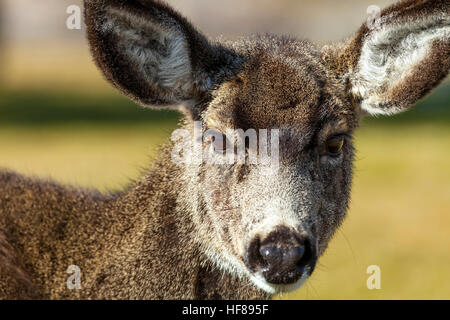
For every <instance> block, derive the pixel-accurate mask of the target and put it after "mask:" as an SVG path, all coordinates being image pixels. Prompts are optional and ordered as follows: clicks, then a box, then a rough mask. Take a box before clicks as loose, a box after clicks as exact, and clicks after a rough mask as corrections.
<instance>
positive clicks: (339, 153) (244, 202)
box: [185, 38, 358, 292]
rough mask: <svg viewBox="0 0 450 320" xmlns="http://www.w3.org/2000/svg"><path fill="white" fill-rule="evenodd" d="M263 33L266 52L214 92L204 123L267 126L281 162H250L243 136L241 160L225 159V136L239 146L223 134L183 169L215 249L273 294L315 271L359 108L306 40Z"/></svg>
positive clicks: (345, 173) (344, 188)
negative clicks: (274, 133) (205, 156)
mask: <svg viewBox="0 0 450 320" xmlns="http://www.w3.org/2000/svg"><path fill="white" fill-rule="evenodd" d="M259 41H261V45H262V43H264V42H266V45H265V46H264V47H265V48H266V49H265V52H262V53H259V52H255V54H254V55H253V56H251V57H248V58H247V62H246V65H245V66H244V67H243V69H242V70H241V71H240V72H239V74H238V75H237V76H236V77H235V78H233V79H232V80H230V81H227V82H225V83H224V84H222V85H221V86H220V87H219V88H218V89H217V90H215V91H214V92H213V98H212V100H211V102H210V103H209V104H208V106H207V107H206V109H205V111H204V112H203V114H202V119H201V121H202V127H203V129H204V131H205V132H206V131H211V130H216V131H217V132H220V133H222V134H223V135H224V136H225V135H226V133H227V132H230V129H231V130H233V129H241V130H242V131H241V132H247V133H249V132H251V131H252V130H253V131H254V132H257V133H258V132H259V130H260V129H263V130H264V129H265V130H268V131H267V132H268V134H267V137H272V135H271V134H270V133H269V132H270V131H271V130H275V129H276V130H278V132H279V134H278V137H276V139H277V140H278V141H273V140H271V141H270V144H271V146H273V145H275V146H277V147H278V149H279V151H278V152H277V153H276V154H275V156H277V157H278V159H273V160H277V161H276V162H270V163H267V164H266V163H262V161H257V162H256V163H255V162H254V163H250V156H251V155H250V154H249V153H251V152H252V150H251V149H252V148H253V147H254V146H253V147H252V142H250V139H251V137H249V138H247V143H246V144H247V146H246V147H247V148H246V152H247V158H246V161H245V162H241V163H238V162H237V161H236V160H237V158H235V161H234V163H231V164H229V163H226V156H227V155H229V154H230V150H229V149H230V147H229V146H227V144H233V145H232V146H231V149H233V150H231V151H232V153H236V152H237V151H238V148H237V146H234V143H233V141H235V140H233V135H228V136H227V137H226V139H225V138H224V139H223V143H222V142H221V143H219V145H218V146H217V145H215V144H214V143H213V144H212V146H211V145H210V144H209V142H210V141H209V140H208V141H206V142H205V143H204V145H203V148H204V149H203V153H204V154H208V152H209V153H212V154H213V155H212V157H215V158H216V159H214V160H215V161H213V163H203V164H202V165H200V166H192V167H190V168H191V170H186V171H185V174H187V175H189V176H190V178H189V179H186V180H187V181H192V182H193V184H192V186H191V188H190V193H191V194H193V195H195V201H196V202H197V201H199V202H200V203H201V205H199V204H198V205H197V207H199V208H202V209H201V210H198V211H197V212H196V215H197V219H198V224H202V228H201V229H202V234H203V235H205V236H206V237H207V241H206V242H207V243H210V244H213V248H211V247H210V249H209V251H208V252H211V257H212V258H213V259H216V260H217V262H218V264H219V265H220V266H222V267H224V268H228V269H230V268H231V269H232V270H233V271H235V272H239V273H244V274H247V275H250V276H251V278H252V279H253V280H254V281H256V282H257V283H258V285H259V286H260V287H262V288H264V289H265V290H268V291H269V292H274V291H278V290H284V291H285V290H290V289H294V288H295V287H298V285H300V284H301V283H302V280H303V279H305V278H307V277H308V276H309V275H310V274H311V273H312V271H313V269H314V266H315V263H316V261H317V258H318V256H319V255H320V254H321V253H322V252H323V251H324V250H325V248H326V246H327V244H328V241H329V240H330V238H331V236H332V234H333V233H334V231H335V230H336V228H337V227H338V226H339V225H340V223H341V221H342V219H343V218H344V216H345V212H346V210H347V204H348V198H349V191H350V184H351V171H352V170H351V169H352V158H353V147H352V138H351V135H352V132H353V129H354V127H355V126H356V124H357V122H358V121H357V120H358V115H357V113H356V112H355V108H354V106H353V105H352V103H351V101H349V100H348V99H346V97H345V96H344V95H341V94H339V92H343V91H344V89H343V88H342V91H338V93H336V88H337V87H339V84H338V83H337V82H336V81H333V80H328V79H327V76H326V75H327V73H326V69H325V68H324V67H323V65H321V63H320V59H319V55H318V53H317V52H316V51H315V50H314V49H313V48H312V47H311V46H310V45H309V44H308V43H301V45H299V43H297V42H294V41H292V42H291V41H287V42H283V41H281V42H279V43H277V42H275V43H274V42H269V41H270V40H269V39H267V38H265V39H259ZM269 48H270V49H269ZM248 50H249V51H251V50H252V48H250V49H248ZM253 50H254V49H253ZM312 70H314V71H313V72H311V71H312ZM258 138H259V139H258V142H259V143H262V142H263V141H262V140H263V139H266V137H265V136H264V137H262V136H261V135H259V137H258ZM241 142H243V140H241ZM211 147H212V148H211ZM211 149H214V150H211ZM215 149H219V150H215ZM223 149H225V150H226V151H227V152H223V151H222V150H223ZM258 149H259V148H258ZM270 149H271V148H270ZM217 151H219V152H217ZM255 153H256V154H258V152H255ZM208 159H209V158H208ZM258 160H260V159H258ZM276 163H277V165H275V164H276Z"/></svg>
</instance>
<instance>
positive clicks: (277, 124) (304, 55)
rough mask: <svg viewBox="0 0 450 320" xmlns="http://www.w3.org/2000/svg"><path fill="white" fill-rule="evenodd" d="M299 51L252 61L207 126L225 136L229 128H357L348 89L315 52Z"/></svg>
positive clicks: (225, 90) (221, 91) (210, 113)
mask: <svg viewBox="0 0 450 320" xmlns="http://www.w3.org/2000/svg"><path fill="white" fill-rule="evenodd" d="M296 46H298V44H296ZM296 48H297V47H294V49H296ZM300 48H301V47H300ZM294 49H292V48H291V47H288V48H277V50H272V52H271V51H266V52H264V53H259V52H256V53H254V54H253V55H252V56H250V57H247V60H246V63H245V65H244V67H243V68H242V70H241V71H240V72H239V73H238V74H237V76H236V77H235V78H234V79H232V80H231V81H227V82H225V83H223V84H222V85H221V86H220V87H219V88H218V89H217V90H216V91H215V92H214V94H213V96H214V98H213V100H212V102H211V103H210V104H209V107H208V108H207V110H206V112H205V113H204V115H203V118H204V120H205V123H206V125H207V126H208V127H209V128H215V129H218V130H222V131H223V132H225V130H226V129H230V128H232V129H234V128H239V129H244V130H247V129H271V128H296V129H297V130H299V131H300V132H305V131H308V132H311V131H315V130H316V129H317V127H318V126H322V127H326V126H325V124H326V123H328V122H331V123H335V124H336V126H337V127H336V130H337V131H339V130H341V131H342V128H345V130H347V129H351V128H353V127H354V126H356V123H357V120H358V118H357V113H356V108H355V107H354V106H353V105H352V103H351V101H349V100H348V99H347V97H346V96H345V95H344V92H345V89H344V88H343V86H342V85H341V84H340V83H338V82H337V81H335V80H334V79H333V78H332V77H328V76H327V72H326V69H325V68H324V66H323V65H322V63H321V61H320V59H319V57H317V56H316V55H315V53H314V51H312V50H311V49H310V48H308V47H306V48H303V50H294ZM327 130H329V128H328V129H327Z"/></svg>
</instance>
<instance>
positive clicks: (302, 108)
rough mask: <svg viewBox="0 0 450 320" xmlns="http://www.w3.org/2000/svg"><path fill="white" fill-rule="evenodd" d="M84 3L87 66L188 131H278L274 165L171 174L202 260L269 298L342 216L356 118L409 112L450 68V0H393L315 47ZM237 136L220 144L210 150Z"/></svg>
mask: <svg viewBox="0 0 450 320" xmlns="http://www.w3.org/2000/svg"><path fill="white" fill-rule="evenodd" d="M85 6H86V23H87V26H88V37H89V41H90V44H91V48H92V53H93V56H94V58H95V61H96V62H97V64H98V66H99V67H100V69H101V70H102V71H103V73H104V75H105V76H106V78H107V79H108V80H109V81H110V82H111V83H112V84H114V85H115V86H116V87H117V88H118V89H119V90H121V91H122V92H123V93H124V94H126V95H127V96H128V97H130V98H131V99H133V100H134V101H136V102H137V103H139V104H141V105H143V106H146V107H167V108H177V109H178V110H180V112H182V113H183V114H184V116H185V117H184V119H185V125H184V129H185V130H188V132H191V133H192V136H194V130H195V128H196V125H195V124H196V123H200V124H201V130H202V132H203V133H204V132H205V131H207V130H215V131H216V132H219V133H220V135H222V134H223V135H225V134H226V132H227V130H231V129H241V130H242V131H243V132H246V131H247V130H250V129H254V130H255V132H258V131H259V130H260V129H266V130H278V132H279V135H278V136H277V141H276V143H277V146H278V148H279V150H278V151H279V153H278V157H279V162H278V166H277V167H276V168H275V167H273V166H271V165H263V164H258V163H248V161H243V162H235V163H229V162H226V161H216V164H211V163H204V162H195V161H194V162H191V163H184V164H182V166H183V169H182V170H181V172H182V173H181V177H178V178H179V179H180V181H181V182H182V185H183V187H182V188H181V189H180V192H179V193H180V196H179V197H180V204H181V205H182V206H183V208H184V209H185V210H186V211H187V212H189V214H190V215H191V216H192V219H193V221H194V222H195V225H196V235H195V239H196V241H197V242H198V243H199V245H200V246H201V248H202V249H203V251H204V253H205V255H206V256H207V257H208V259H210V260H211V261H213V262H214V263H215V264H216V266H217V267H219V268H221V269H223V270H225V271H228V272H231V273H233V274H236V275H239V276H243V277H250V278H251V279H252V281H253V282H254V283H255V285H256V286H258V287H259V288H261V289H263V290H265V291H267V292H270V293H273V292H277V291H288V290H293V289H296V288H297V287H299V286H300V285H301V284H302V283H303V281H304V280H305V279H307V278H308V277H309V276H310V275H311V273H312V272H313V270H314V266H315V264H316V261H317V259H318V258H319V257H320V255H321V254H322V253H323V252H324V250H325V249H326V247H327V245H328V242H329V241H330V239H331V238H332V236H333V234H334V232H335V231H336V229H337V228H338V227H339V225H340V224H341V222H342V221H343V219H344V217H345V214H346V211H347V207H348V203H349V196H350V187H351V181H352V162H353V154H354V149H353V143H352V135H353V132H354V130H355V129H356V128H357V126H358V123H359V121H360V119H361V117H362V116H364V115H370V114H371V115H378V114H389V115H390V114H395V113H398V112H401V111H404V110H406V109H408V108H409V107H410V106H411V105H413V104H414V103H415V102H416V101H418V100H419V99H421V98H422V97H424V96H425V95H426V94H427V93H428V92H429V91H430V90H431V89H432V88H434V87H436V86H437V85H438V84H439V83H440V81H441V80H443V79H444V78H445V77H446V75H447V74H448V71H449V67H450V55H449V52H450V40H449V34H450V33H449V32H450V16H449V8H450V4H449V1H448V0H429V1H426V0H425V1H422V0H408V1H401V2H399V3H398V4H396V5H394V6H391V7H389V8H387V9H385V10H384V11H382V12H381V15H380V16H379V17H378V19H377V20H376V21H375V22H376V23H374V24H369V23H366V24H364V25H363V26H362V27H361V28H360V29H359V31H357V33H356V34H355V35H354V36H353V37H351V38H350V39H348V40H346V41H343V42H341V43H338V44H335V45H329V46H325V47H323V48H320V47H317V46H315V45H313V44H312V43H310V42H308V41H304V40H297V39H294V38H290V37H278V36H273V35H267V36H259V37H250V38H246V39H242V40H239V41H237V42H229V43H228V42H222V43H219V42H212V41H210V40H208V39H207V38H206V37H204V36H203V35H202V34H201V33H199V32H198V31H197V30H196V29H195V28H194V27H193V26H192V25H191V24H190V23H189V22H188V21H187V20H186V19H185V18H183V17H182V16H180V15H179V14H178V13H177V12H175V11H174V10H173V9H171V8H170V7H169V6H167V5H166V4H165V3H163V2H161V1H150V0H140V1H138V0H127V1H123V0H97V1H94V0H92V1H85ZM247 132H249V131H247ZM233 139H234V138H233V136H230V135H227V136H226V139H224V140H223V142H222V143H220V145H223V147H221V146H220V145H219V146H217V143H216V142H217V141H220V139H216V140H214V141H215V142H214V143H213V145H214V146H215V147H214V148H213V149H214V151H215V152H214V153H213V154H212V155H210V156H211V157H213V158H215V159H216V160H220V159H222V158H223V157H225V156H226V155H225V154H226V152H224V151H225V150H227V151H229V150H230V148H229V147H228V144H229V143H231V142H232V141H230V140H233ZM194 140H195V139H186V140H185V142H184V143H185V144H186V145H187V147H194V144H195V141H194ZM205 140H206V139H203V140H202V139H201V146H200V148H201V149H202V151H203V152H204V153H205V154H206V153H208V152H210V149H211V144H210V143H207V141H205ZM244 140H245V136H244ZM259 141H261V139H259ZM225 142H226V143H225ZM271 143H275V141H271ZM250 144H251V143H250ZM231 145H233V143H231ZM250 147H251V146H250V145H247V146H246V148H244V149H247V150H249V149H251V148H250ZM217 151H219V152H217ZM235 151H236V149H235V148H234V147H233V148H232V152H231V153H234V152H235ZM245 159H247V160H248V157H247V158H245ZM217 163H220V164H217Z"/></svg>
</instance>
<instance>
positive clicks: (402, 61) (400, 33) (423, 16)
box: [323, 0, 450, 115]
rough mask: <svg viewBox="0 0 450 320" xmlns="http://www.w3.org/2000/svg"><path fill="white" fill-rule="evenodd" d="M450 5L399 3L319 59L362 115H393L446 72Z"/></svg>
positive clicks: (426, 0) (441, 0)
mask: <svg viewBox="0 0 450 320" xmlns="http://www.w3.org/2000/svg"><path fill="white" fill-rule="evenodd" d="M449 10H450V2H449V0H407V1H400V2H399V3H398V4H396V5H394V6H391V7H389V8H387V9H385V10H383V11H381V12H380V15H379V16H378V17H377V18H376V19H375V20H374V21H372V22H371V23H370V22H368V23H366V24H364V25H363V26H362V27H361V29H360V30H359V31H358V33H357V34H356V35H355V36H354V37H353V38H351V39H350V40H348V41H346V42H345V43H342V44H340V45H337V46H330V47H325V48H324V51H323V57H324V60H325V61H326V63H327V64H328V66H329V67H330V68H331V69H332V70H333V71H334V72H335V73H336V75H337V76H338V78H340V80H341V81H343V82H345V83H346V84H347V87H348V88H349V90H350V93H351V95H353V98H354V100H355V101H357V102H359V103H360V105H361V109H362V110H363V111H365V112H366V113H369V114H373V115H377V114H395V113H399V112H402V111H404V110H406V109H407V108H409V107H410V106H412V105H413V104H414V103H416V102H417V101H418V100H419V99H421V98H423V97H424V96H425V95H426V94H427V93H428V92H430V91H431V89H433V88H434V87H436V86H437V85H438V84H439V83H440V82H441V81H442V80H443V79H444V78H445V77H446V76H447V75H448V73H449V68H450V11H449Z"/></svg>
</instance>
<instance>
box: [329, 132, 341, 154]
mask: <svg viewBox="0 0 450 320" xmlns="http://www.w3.org/2000/svg"><path fill="white" fill-rule="evenodd" d="M344 142H345V139H344V137H343V136H335V137H332V138H330V139H328V141H327V152H328V154H330V155H332V156H337V155H338V154H339V153H340V152H341V151H342V148H343V147H344Z"/></svg>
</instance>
